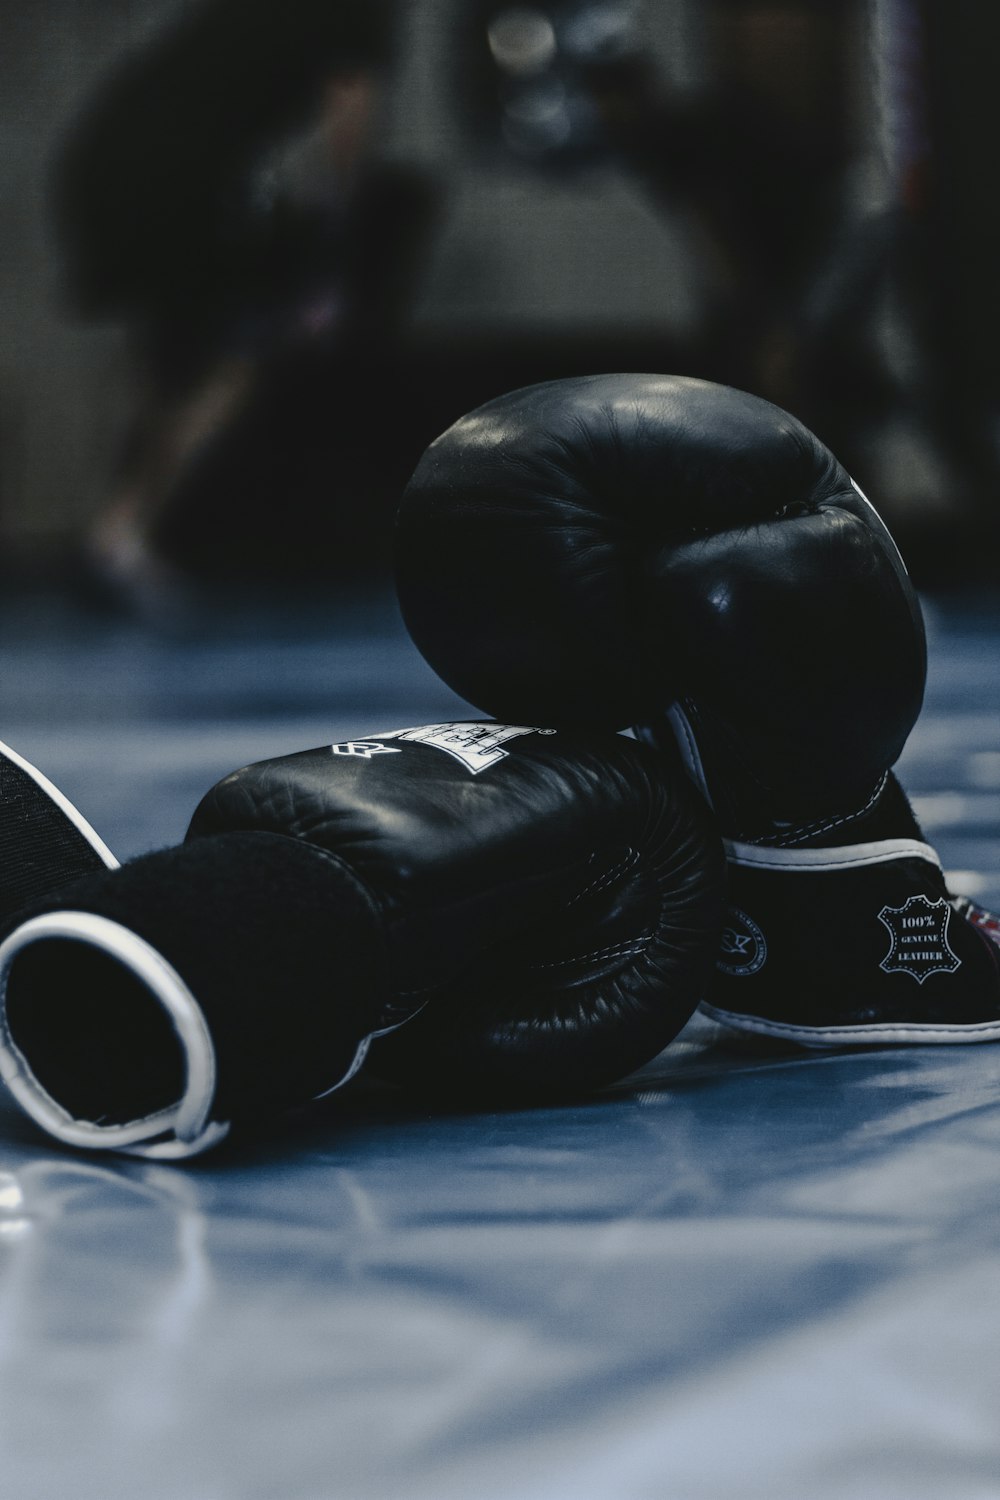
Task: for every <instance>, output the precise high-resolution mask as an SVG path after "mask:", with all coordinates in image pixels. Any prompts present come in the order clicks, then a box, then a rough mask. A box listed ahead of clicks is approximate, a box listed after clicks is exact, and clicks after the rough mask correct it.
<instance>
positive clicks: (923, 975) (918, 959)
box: [878, 896, 962, 984]
mask: <svg viewBox="0 0 1000 1500" xmlns="http://www.w3.org/2000/svg"><path fill="white" fill-rule="evenodd" d="M878 919H879V921H880V922H881V923H882V925H883V927H885V928H886V930H887V931H888V933H889V937H890V939H891V942H890V944H889V951H888V953H887V954H886V955H885V958H883V960H882V962H881V963H880V964H879V968H880V969H884V970H885V972H886V973H887V974H909V975H910V977H911V978H912V979H915V980H916V981H917V983H918V984H923V982H924V980H925V979H928V978H929V977H930V976H931V974H953V973H954V972H955V970H956V969H957V968H959V967H960V966H961V963H962V960H961V959H960V958H959V956H958V954H957V953H954V952H953V951H952V948H951V946H950V944H949V942H948V923H949V922H950V920H951V907H950V906H949V905H948V902H947V901H945V900H944V898H943V897H942V898H941V900H939V901H928V899H927V897H926V896H911V897H910V899H909V900H908V901H907V902H906V905H905V906H883V908H882V910H881V911H880V912H879V914H878Z"/></svg>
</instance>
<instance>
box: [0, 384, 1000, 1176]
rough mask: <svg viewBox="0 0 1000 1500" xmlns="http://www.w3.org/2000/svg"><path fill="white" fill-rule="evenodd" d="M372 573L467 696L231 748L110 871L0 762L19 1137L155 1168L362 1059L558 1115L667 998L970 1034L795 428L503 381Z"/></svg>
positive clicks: (898, 669)
mask: <svg viewBox="0 0 1000 1500" xmlns="http://www.w3.org/2000/svg"><path fill="white" fill-rule="evenodd" d="M397 576H398V589H399V597H400V602H401V607H402V611H403V616H404V619H405V621H406V623H407V626H408V628H409V630H410V632H411V634H412V636H413V639H414V641H415V642H416V645H417V646H418V647H419V648H420V650H421V651H422V652H423V653H424V655H425V656H426V657H427V659H428V661H429V662H430V663H431V665H432V666H433V667H434V668H435V669H436V670H437V671H438V672H439V673H440V674H441V676H442V677H443V678H444V680H445V681H446V682H447V683H449V684H450V685H451V687H453V688H454V689H455V690H456V691H457V692H458V693H459V694H461V695H462V696H463V697H464V698H465V699H467V700H468V701H469V702H471V703H474V704H476V705H477V706H478V707H480V708H481V709H482V710H484V711H486V712H488V713H490V714H492V715H495V720H493V721H488V722H487V721H483V722H468V723H457V724H436V725H427V726H423V727H420V728H415V729H392V730H389V731H387V732H382V733H377V734H374V735H370V736H366V737H364V738H358V739H354V740H350V741H346V742H344V743H341V744H337V745H333V746H326V747H324V748H322V749H317V750H309V751H306V752H304V753H302V754H299V755H293V756H288V757H284V758H282V759H279V760H275V761H269V762H265V763H263V764H260V765H254V766H250V767H247V768H246V769H244V770H241V771H237V772H235V773H234V774H233V775H232V776H229V777H227V778H225V779H224V780H223V781H222V782H220V783H219V784H218V785H217V786H216V787H214V788H213V789H212V790H211V791H210V792H209V793H208V794H207V796H206V797H205V798H204V799H203V801H202V802H201V804H200V805H199V807H198V809H197V811H196V812H195V814H194V818H193V821H192V823H191V826H190V829H189V831H188V834H187V836H186V839H185V842H184V844H183V845H182V846H181V847H180V848H177V849H172V850H166V851H162V852H159V853H155V854H152V855H148V856H145V857H143V858H141V859H138V860H136V861H134V862H132V863H130V864H127V865H125V866H123V867H120V868H118V867H116V866H115V863H114V860H113V858H112V856H111V855H110V854H109V853H108V851H107V850H106V849H105V848H104V846H103V845H102V844H101V841H100V839H99V838H98V837H97V835H96V834H95V833H94V832H93V830H91V829H90V828H89V827H88V826H87V825H86V824H85V822H84V821H83V819H82V818H81V817H80V815H79V814H78V813H77V812H76V811H75V810H74V809H72V808H71V807H69V805H68V804H66V803H65V802H64V800H63V799H62V798H61V797H60V796H59V794H58V792H56V791H55V789H54V788H51V787H49V786H48V784H47V783H45V781H44V778H43V777H41V776H40V774H39V773H37V772H35V771H33V768H31V767H29V766H27V765H26V764H25V763H23V762H20V761H19V760H18V758H17V757H16V756H15V755H13V754H11V755H10V756H9V757H8V758H7V760H6V762H5V782H4V785H5V787H6V797H7V808H8V811H7V814H6V817H5V827H6V829H7V833H6V834H5V840H6V842H7V843H8V845H10V846H11V847H8V849H7V851H6V859H5V868H6V871H7V874H6V880H7V889H6V892H5V893H4V897H3V899H4V902H5V905H6V909H7V916H6V919H5V921H4V924H3V928H2V932H0V935H2V936H3V942H2V944H0V1066H2V1069H3V1073H4V1077H5V1078H6V1081H7V1083H8V1085H9V1086H10V1088H11V1089H12V1091H13V1092H14V1094H15V1096H16V1097H17V1099H18V1100H19V1101H20V1103H21V1105H22V1106H23V1107H24V1108H25V1110H26V1111H27V1112H28V1113H29V1114H30V1115H31V1116H32V1117H33V1119H34V1120H35V1121H37V1122H38V1123H39V1124H40V1125H41V1126H42V1127H43V1128H44V1129H46V1130H47V1131H48V1132H49V1133H50V1134H51V1135H52V1136H54V1137H55V1138H57V1139H58V1140H61V1141H63V1142H66V1143H68V1144H71V1145H75V1146H81V1147H90V1148H97V1149H113V1150H125V1151H133V1152H138V1153H140V1154H145V1155H151V1156H163V1157H181V1156H187V1155H192V1154H195V1153H197V1152H199V1151H202V1150H205V1149H206V1148H207V1147H209V1146H211V1145H213V1144H214V1143H215V1142H217V1141H219V1140H220V1139H221V1138H222V1137H223V1136H224V1135H225V1134H226V1133H227V1132H228V1130H229V1129H230V1127H231V1126H233V1125H237V1126H238V1125H239V1124H241V1123H244V1124H246V1123H250V1122H257V1121H259V1120H261V1119H266V1118H268V1117H273V1116H274V1115H276V1114H278V1113H280V1112H282V1111H287V1110H289V1109H292V1108H295V1107H297V1106H299V1105H302V1104H304V1103H306V1102H307V1101H311V1100H314V1099H316V1098H319V1097H322V1096H323V1095H324V1094H326V1093H329V1092H331V1091H333V1090H334V1089H337V1088H339V1087H341V1086H342V1085H343V1084H344V1083H345V1082H347V1081H348V1080H349V1079H350V1078H352V1077H353V1076H355V1074H356V1073H357V1072H358V1070H359V1069H361V1068H362V1066H364V1068H365V1069H366V1070H369V1071H371V1072H372V1073H374V1074H375V1075H377V1076H380V1077H382V1078H386V1079H389V1080H392V1081H395V1082H398V1083H402V1084H404V1085H407V1086H408V1087H410V1088H417V1089H421V1090H423V1091H425V1093H426V1094H427V1095H428V1096H430V1097H435V1098H437V1097H441V1096H447V1097H452V1096H455V1095H456V1094H458V1095H460V1096H464V1097H465V1098H466V1099H469V1100H471V1101H472V1102H474V1103H475V1102H482V1103H486V1102H490V1103H495V1102H497V1101H503V1100H506V1099H518V1100H523V1099H535V1100H554V1099H558V1098H560V1097H567V1096H573V1095H578V1094H580V1093H581V1092H583V1091H587V1090H592V1089H595V1088H598V1087H600V1086H602V1085H606V1084H608V1083H611V1082H613V1081H615V1080H617V1079H621V1078H623V1077H625V1076H627V1075H628V1074H629V1073H630V1072H632V1071H634V1070H635V1069H637V1068H639V1067H640V1066H642V1065H643V1064H645V1063H646V1062H648V1061H649V1060H650V1059H652V1058H653V1057H654V1056H656V1054H657V1053H659V1052H660V1051H661V1050H662V1049H663V1048H664V1047H665V1046H666V1045H667V1044H668V1043H669V1042H670V1041H671V1040H672V1039H673V1037H674V1036H676V1034H677V1033H678V1032H679V1031H680V1029H681V1028H682V1027H683V1026H684V1025H685V1023H686V1022H687V1021H688V1019H689V1018H690V1016H691V1015H692V1013H693V1012H694V1010H695V1009H696V1008H697V1007H698V1006H699V1005H700V1006H701V1008H702V1010H703V1011H704V1012H705V1013H706V1014H707V1015H708V1016H710V1017H712V1018H714V1019H715V1020H716V1021H718V1022H720V1023H722V1025H723V1026H725V1027H726V1028H728V1029H729V1030H730V1031H731V1032H736V1033H750V1034H755V1035H762V1036H764V1037H770V1038H780V1039H784V1040H786V1041H788V1042H792V1043H798V1044H801V1045H805V1046H813V1047H829V1046H851V1045H873V1044H879V1045H884V1044H892V1043H938V1042H972V1041H992V1040H1000V924H998V923H997V921H996V919H995V918H993V917H991V916H990V915H989V914H988V913H986V912H983V911H982V910H980V909H978V908H977V907H975V906H974V905H972V904H971V903H970V902H969V901H967V900H964V899H961V898H956V897H953V896H951V895H950V894H949V892H948V890H947V888H946V885H945V880H944V877H943V874H942V871H941V867H940V863H939V860H938V858H937V856H936V854H935V852H934V850H933V849H932V848H930V847H929V846H928V844H927V843H926V842H925V841H924V839H923V838H922V835H921V832H920V829H919V828H918V826H917V823H916V821H915V820H914V817H913V814H912V812H911V810H910V808H909V805H908V803H907V801H906V798H905V796H904V794H903V792H902V791H901V789H900V787H899V785H898V783H897V782H896V780H895V779H894V777H893V776H892V774H891V771H890V767H891V766H892V765H893V763H894V762H895V761H896V759H897V757H898V756H899V754H900V752H901V750H902V748H903V745H904V743H905V741H906V738H907V736H908V734H909V732H910V730H911V728H912V727H913V724H914V722H915V720H916V718H917V715H918V712H919V710H920V705H921V700H922V695H923V688H924V676H925V643H924V632H923V625H922V621H921V615H920V609H919V605H918V601H917V599H916V596H915V594H914V591H913V588H912V586H911V584H910V581H909V579H908V577H907V573H906V569H905V567H904V565H903V562H902V560H901V558H900V556H899V553H898V551H897V549H896V546H895V544H894V542H893V540H892V538H891V536H890V535H889V533H888V532H887V530H886V528H885V527H884V525H883V524H882V522H881V521H880V519H879V517H878V515H877V514H876V512H875V511H874V509H873V508H872V506H871V504H870V503H869V501H868V500H867V499H866V498H865V496H864V495H863V494H862V493H861V491H860V490H859V489H858V487H857V485H855V484H854V482H853V481H852V480H851V478H850V476H849V475H848V474H847V473H846V472H845V470H844V469H843V468H842V467H841V465H840V464H839V463H838V462H837V460H836V459H835V458H834V457H833V455H832V454H831V453H830V452H829V451H828V450H827V449H826V448H825V447H824V446H823V445H822V444H821V443H820V442H818V441H817V439H816V438H815V437H814V436H813V435H812V434H811V433H810V432H808V431H807V430H806V429H805V428H803V427H802V426H801V424H800V423H799V422H797V421H796V420H795V419H794V418H793V417H791V416H789V415H787V414H786V413H784V412H782V411H780V410H778V409H777V408H776V407H774V406H772V405H770V404H769V403H767V402H764V401H761V400H759V399H757V398H755V397H753V396H750V395H746V394H744V393H741V392H738V391H734V390H730V389H727V388H724V387H720V386H716V385H711V384H708V383H706V382H702V381H697V380H690V379H682V378H674V377H665V376H650V375H601V376H594V377H589V378H584V379H575V380H565V381H556V382H552V383H549V384H545V385H542V386H536V387H532V388H530V389H527V390H522V391H516V392H514V393H512V394H510V395H507V396H505V397H502V398H500V399H498V400H495V401H493V402H491V403H489V404H488V405H486V406H485V407H482V408H481V409H479V410H477V411H475V412H473V413H471V414H470V415H469V416H467V417H465V418H463V419H462V420H461V421H459V422H458V423H457V424H456V425H455V426H454V427H452V428H451V429H450V430H449V431H448V432H446V433H445V434H444V435H443V436H442V437H441V438H439V439H438V440H437V441H436V442H435V443H433V444H432V445H431V447H430V448H429V449H428V451H427V453H426V454H425V456H424V458H423V459H422V460H421V462H420V464H419V466H418V468H417V470H416V473H415V475H414V477H413V479H412V481H411V483H410V485H409V487H408V489H407V492H406V494H405V496H404V498H403V501H402V505H401V508H400V512H399V517H398V536H397ZM623 730H631V731H632V732H631V734H623V733H622V732H621V731H623ZM12 808H13V809H14V813H12V812H11V811H10V809H12ZM18 809H20V812H18ZM11 829H15V830H16V832H15V833H11ZM12 839H14V840H15V841H16V842H15V843H14V844H13V845H12V844H11V841H12ZM14 908H16V911H15V910H14Z"/></svg>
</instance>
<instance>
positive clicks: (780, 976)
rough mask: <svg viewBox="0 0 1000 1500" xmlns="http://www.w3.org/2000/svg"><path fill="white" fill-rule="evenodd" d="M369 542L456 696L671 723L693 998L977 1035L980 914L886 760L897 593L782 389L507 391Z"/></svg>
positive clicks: (995, 974) (748, 1010) (896, 569)
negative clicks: (704, 941)
mask: <svg viewBox="0 0 1000 1500" xmlns="http://www.w3.org/2000/svg"><path fill="white" fill-rule="evenodd" d="M396 558H397V563H396V566H397V584H398V592H399V599H400V605H401V609H402V613H403V617H404V620H405V622H406V624H407V626H408V628H409V630H410V633H411V635H412V637H413V639H414V641H415V643H416V645H417V646H418V647H419V649H420V650H421V651H422V653H423V654H424V656H425V657H426V658H427V660H428V661H429V663H430V664H431V666H432V667H434V668H435V670H437V671H438V672H439V673H440V675H441V676H442V677H443V678H444V680H445V681H446V682H447V683H449V684H450V686H451V687H453V688H454V689H455V690H456V691H457V692H458V693H460V694H462V696H463V697H465V698H466V699H467V700H469V701H470V702H472V703H475V704H476V705H477V706H478V707H480V708H483V709H486V710H487V711H489V712H491V713H496V714H498V715H500V716H510V715H516V716H528V717H530V716H531V715H532V714H534V713H535V712H536V711H537V710H538V708H539V707H540V706H541V705H542V704H543V703H544V705H545V713H546V715H547V717H548V719H549V721H550V722H552V723H563V724H574V725H591V726H593V725H602V726H606V727H620V726H622V725H624V724H633V725H636V726H639V733H640V736H641V737H642V738H646V739H649V740H651V741H652V742H653V743H654V744H658V745H659V746H661V747H665V746H666V745H667V744H673V743H674V742H675V741H676V743H677V744H679V745H680V747H681V749H682V751H683V754H684V757H685V760H686V763H687V765H688V768H689V771H690V772H691V774H692V776H693V777H694V778H695V779H696V781H697V782H698V784H699V785H700V786H701V787H702V788H703V789H704V790H705V791H706V793H707V795H708V796H709V798H710V799H711V801H712V803H713V806H714V808H715V811H716V814H717V816H718V818H719V821H720V824H721V827H722V829H723V832H724V834H725V836H726V839H727V848H728V854H729V879H730V901H731V908H732V909H731V913H730V917H729V919H728V920H727V924H726V933H725V936H724V940H723V951H722V954H721V956H720V965H719V968H718V970H717V973H716V975H715V978H714V980H713V984H712V989H711V994H710V997H709V1001H708V1009H709V1011H710V1013H711V1014H712V1015H714V1016H715V1017H716V1018H718V1019H721V1020H723V1021H725V1022H726V1023H728V1024H729V1025H731V1026H734V1027H736V1028H737V1029H740V1030H753V1031H764V1032H766V1033H769V1034H776V1035H781V1036H786V1037H788V1038H789V1039H791V1040H796V1041H799V1042H805V1043H807V1044H813V1045H828V1044H839V1043H843V1042H845V1041H857V1042H866V1043H867V1042H874V1041H884V1040H887V1039H891V1040H897V1041H900V1040H905V1041H969V1040H993V1039H995V1038H997V1037H1000V962H998V960H1000V949H998V947H997V944H996V942H995V941H994V939H995V936H996V925H995V921H994V919H992V918H990V916H989V914H987V913H982V912H979V911H978V910H977V909H975V908H973V907H971V906H970V905H969V903H967V902H963V901H958V900H954V899H952V898H951V897H950V896H949V894H948V891H947V889H946V887H945V883H944V878H943V876H942V873H941V869H940V864H939V862H938V859H937V856H936V854H935V853H934V851H933V850H932V849H931V848H930V847H929V846H928V845H927V844H926V843H925V842H924V840H923V838H922V836H921V834H920V831H919V829H918V827H917V824H916V822H915V820H914V818H913V815H912V813H911V811H910V809H909V807H908V805H907V803H906V799H905V797H904V796H903V794H902V792H901V791H900V789H899V787H898V785H897V783H896V782H895V781H894V779H893V777H892V776H891V774H890V771H889V768H890V767H891V766H892V765H893V764H894V762H895V761H896V759H897V757H898V756H899V754H900V752H901V750H902V748H903V745H904V744H905V742H906V739H907V736H908V734H909V732H910V730H911V728H912V726H913V724H914V722H915V720H916V718H917V715H918V713H919V710H920V705H921V701H922V696H923V687H924V677H925V667H926V661H925V643H924V631H923V623H922V619H921V614H920V608H919V604H918V601H917V598H916V595H915V593H914V590H913V588H912V586H911V584H910V581H909V578H908V576H907V573H906V569H905V567H904V565H903V562H902V559H901V558H900V555H899V552H898V550H897V548H896V546H895V543H894V542H893V540H892V537H891V536H890V534H889V532H888V531H887V530H886V528H885V526H884V525H883V524H882V522H881V520H880V519H879V517H878V515H877V514H876V512H875V510H874V509H873V507H872V506H871V504H870V502H869V501H868V500H867V499H866V497H865V496H864V495H863V494H862V492H861V491H860V489H859V488H858V486H857V485H856V484H855V483H854V481H853V480H852V479H851V478H850V476H849V475H848V474H847V472H846V471H845V470H844V469H843V467H842V466H841V465H840V464H839V463H838V461H837V460H836V458H835V457H834V456H833V454H832V453H830V451H829V450H828V449H827V448H825V447H824V446H823V444H822V443H820V442H819V441H818V440H817V439H816V438H815V437H814V436H813V434H812V433H811V432H809V431H808V430H807V429H806V428H805V427H803V426H802V424H801V423H799V422H798V421H796V419H795V418H794V417H792V416H790V415H788V414H787V413H786V412H783V411H780V410H779V409H778V408H777V407H775V406H773V405H771V404H770V403H768V402H766V401H762V400H759V399H758V398H756V397H754V396H750V395H747V394H745V393H743V392H740V391H734V390H730V389H728V388H726V387H722V386H717V385H712V384H709V383H706V382H704V381H699V380H690V379H683V378H677V377H668V376H656V375H598V376H592V377H586V378H582V379H572V380H562V381H554V382H551V383H549V384H545V385H541V386H535V387H531V388H529V389H526V390H521V391H514V392H512V393H511V394H510V395H508V396H504V397H500V398H499V399H497V400H495V401H492V402H489V403H488V404H487V405H486V406H483V407H481V408H479V409H478V410H477V411H474V412H472V413H471V414H470V415H469V416H467V417H465V418H463V419H462V420H461V421H459V422H457V423H456V424H455V425H454V426H453V427H452V428H450V429H449V431H447V432H446V433H445V434H444V435H443V436H442V437H441V438H439V439H438V440H437V441H436V442H435V443H433V444H432V445H431V447H430V448H429V449H428V451H427V453H426V454H425V455H424V457H423V458H422V460H421V462H420V464H419V465H418V467H417V470H416V472H415V474H414V476H413V479H412V480H411V482H410V485H409V487H408V489H407V491H406V494H405V496H404V498H403V501H402V504H401V507H400V511H399V516H398V522H397V546H396Z"/></svg>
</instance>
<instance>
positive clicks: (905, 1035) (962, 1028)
mask: <svg viewBox="0 0 1000 1500" xmlns="http://www.w3.org/2000/svg"><path fill="white" fill-rule="evenodd" d="M698 1009H699V1010H700V1011H701V1013H702V1015H704V1016H707V1017H708V1019H709V1020H710V1021H717V1022H718V1024H719V1025H720V1026H725V1027H726V1029H727V1030H729V1031H738V1032H744V1033H746V1032H749V1033H750V1034H751V1035H753V1036H769V1037H774V1038H775V1039H777V1040H780V1041H785V1042H797V1043H798V1044H799V1046H801V1047H817V1048H821V1047H876V1046H879V1045H888V1046H891V1047H907V1046H909V1047H926V1046H955V1045H959V1044H961V1043H963V1042H965V1043H972V1042H996V1041H1000V1020H995V1021H971V1022H969V1023H968V1024H966V1025H962V1024H961V1023H959V1022H956V1023H955V1024H954V1025H951V1026H949V1025H946V1024H944V1023H942V1022H939V1021H875V1022H869V1023H867V1024H865V1025H859V1026H849V1025H843V1026H796V1025H793V1024H791V1023H790V1022H786V1021H769V1020H767V1019H766V1018H765V1017H763V1016H750V1015H745V1014H741V1013H739V1012H736V1011H730V1010H720V1009H719V1007H718V1006H715V1005H709V1004H708V1003H707V1001H703V1002H702V1004H701V1005H700V1006H699V1007H698Z"/></svg>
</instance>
